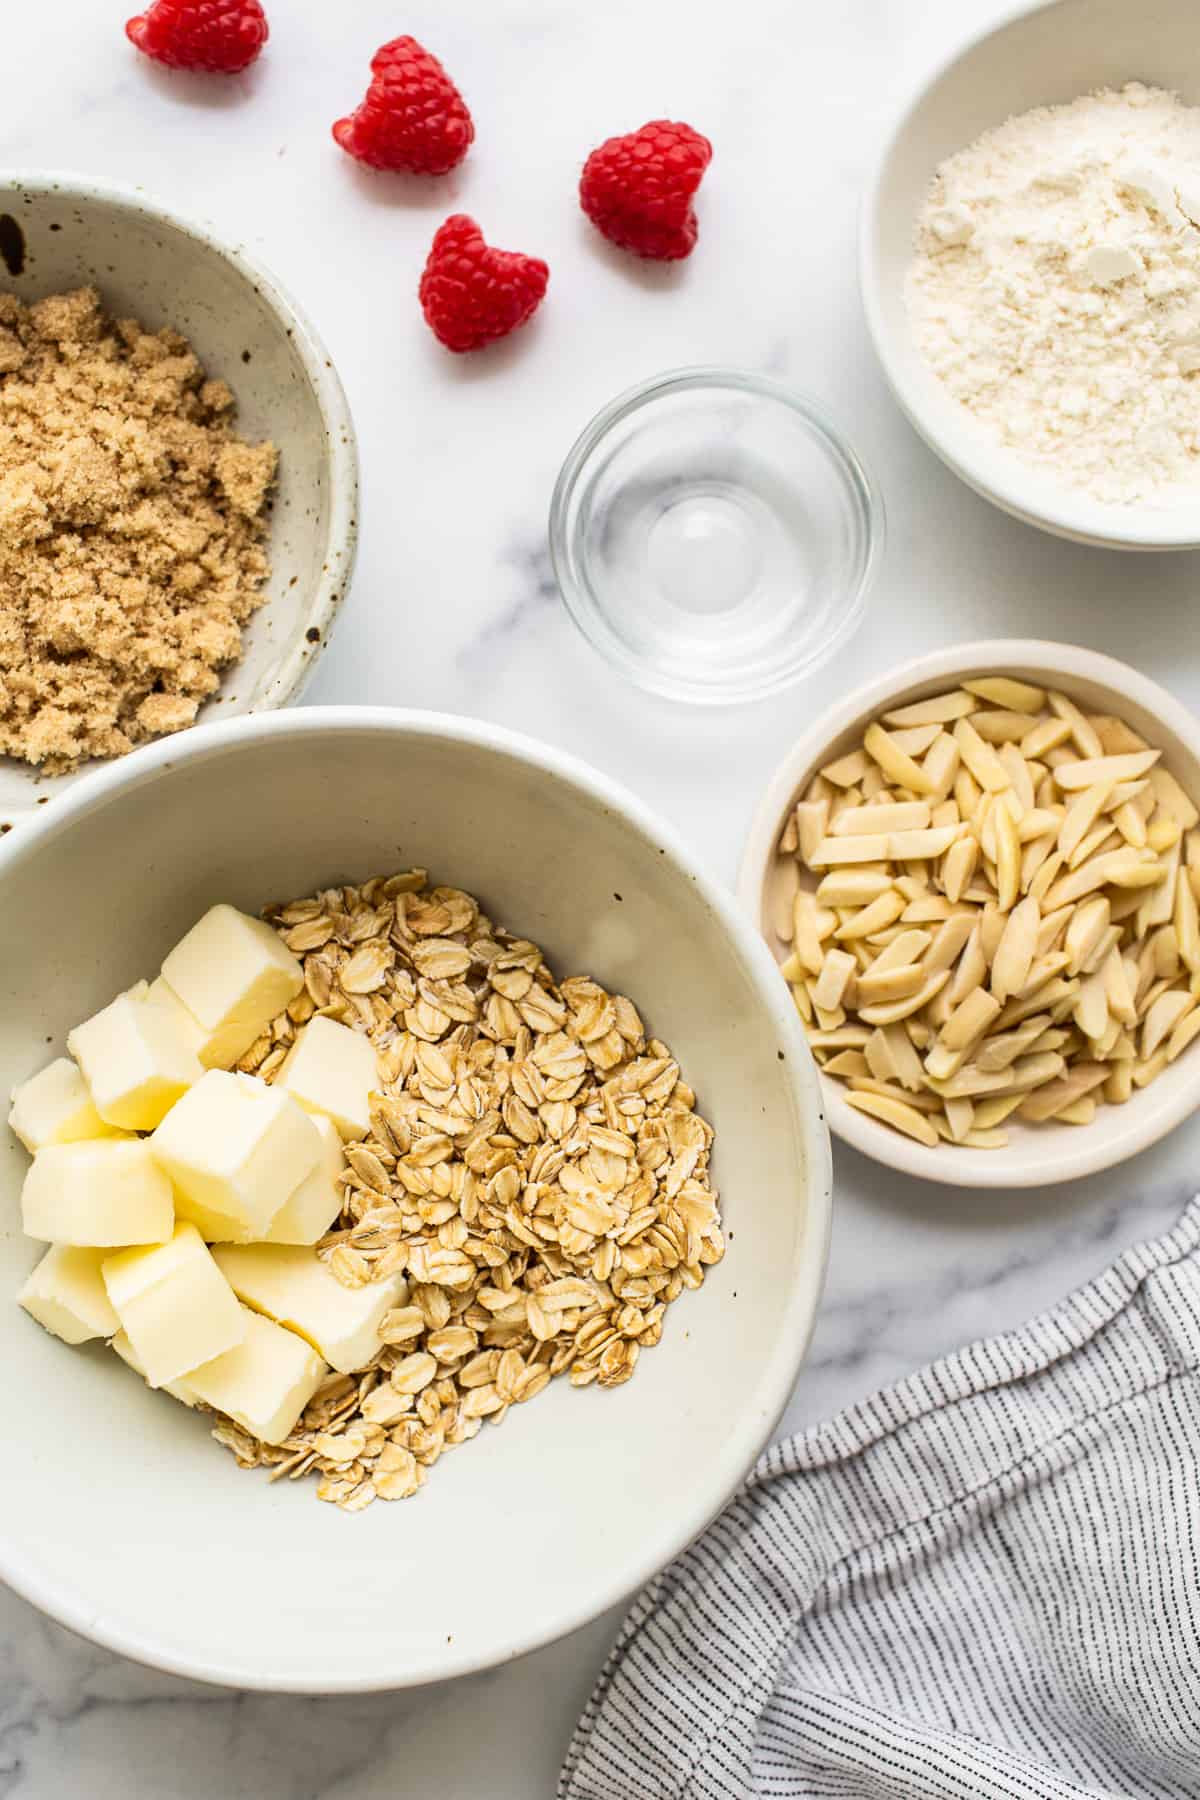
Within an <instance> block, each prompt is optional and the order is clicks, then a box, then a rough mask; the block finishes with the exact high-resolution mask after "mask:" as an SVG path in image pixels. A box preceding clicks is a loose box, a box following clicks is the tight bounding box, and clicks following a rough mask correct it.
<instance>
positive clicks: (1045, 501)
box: [859, 0, 1200, 550]
mask: <svg viewBox="0 0 1200 1800" xmlns="http://www.w3.org/2000/svg"><path fill="white" fill-rule="evenodd" d="M1133 80H1137V81H1143V82H1146V83H1148V84H1150V85H1153V86H1159V87H1164V88H1168V89H1171V90H1174V91H1177V92H1178V93H1179V94H1180V96H1181V97H1182V99H1183V100H1185V101H1186V102H1188V103H1189V104H1190V105H1196V104H1198V103H1200V36H1198V35H1197V31H1196V14H1195V8H1194V6H1193V5H1192V4H1190V0H1138V4H1137V5H1132V4H1130V0H1051V3H1050V4H1048V5H1037V6H1034V7H1023V8H1021V10H1020V11H1019V12H1017V13H1016V14H1015V15H1014V16H1012V17H1010V18H1009V19H1007V20H1006V21H1005V22H1004V23H1002V24H1000V25H999V26H997V27H995V28H994V29H992V30H990V31H988V32H986V33H985V34H983V35H982V36H981V37H978V38H976V39H975V40H974V41H973V42H971V43H969V44H968V45H967V47H966V49H965V50H959V51H957V52H955V54H954V55H953V56H952V57H951V58H950V59H949V60H948V61H947V62H946V63H945V64H944V65H943V66H942V67H941V68H940V69H938V70H937V72H936V73H935V74H934V75H933V77H932V78H931V79H930V80H929V81H928V82H927V83H926V84H925V86H924V87H923V88H922V89H921V91H920V92H919V93H918V94H917V95H916V97H915V99H913V100H911V101H910V102H909V103H908V104H907V105H906V106H905V108H904V110H903V113H902V114H901V116H900V119H899V121H898V123H897V124H896V126H895V128H894V130H893V131H892V132H891V133H890V135H889V136H888V138H887V141H886V143H885V145H884V148H883V150H882V153H881V155H880V158H879V162H878V164H877V167H876V171H875V174H874V176H873V178H872V180H871V181H870V183H869V185H868V188H867V192H866V196H865V199H864V202H863V210H862V219H861V231H860V240H859V272H860V281H861V285H862V297H863V305H864V308H865V310H866V316H867V324H868V326H869V328H870V332H871V336H872V338H873V340H874V343H875V349H876V351H877V352H878V355H879V360H880V362H881V363H882V364H883V370H884V374H885V375H886V377H887V379H888V382H889V383H890V385H891V388H892V391H893V392H894V394H895V396H896V398H897V400H898V401H899V402H900V405H901V406H902V407H903V408H904V411H905V412H906V413H907V414H908V417H909V419H910V420H911V421H912V423H913V425H915V427H916V429H917V430H918V431H919V432H920V434H921V436H922V437H923V438H924V439H925V441H926V442H927V443H928V444H929V445H930V447H931V448H932V449H934V450H936V451H937V453H938V455H939V456H940V457H941V458H942V459H943V461H944V462H946V463H948V464H949V466H950V468H952V469H953V470H954V471H955V473H956V474H957V475H960V476H961V477H962V479H963V480H964V481H966V482H968V483H969V484H970V485H971V487H973V488H975V489H976V491H977V492H978V493H980V494H982V495H984V497H985V498H986V499H989V500H992V501H994V502H995V503H996V505H997V506H1001V507H1003V508H1004V510H1005V511H1006V512H1010V513H1013V514H1015V515H1016V517H1017V518H1019V519H1024V520H1026V521H1027V522H1028V523H1029V524H1032V525H1040V526H1042V527H1044V528H1045V529H1046V530H1047V531H1053V532H1056V533H1058V534H1059V535H1060V536H1062V537H1068V538H1076V539H1078V540H1080V541H1081V542H1084V543H1091V544H1107V545H1111V546H1113V547H1115V548H1122V549H1134V550H1169V549H1182V548H1187V547H1194V546H1196V545H1198V544H1200V501H1196V502H1189V503H1187V504H1184V505H1172V506H1170V507H1165V506H1164V507H1159V508H1155V507H1151V506H1139V507H1127V506H1116V505H1106V504H1103V503H1101V502H1100V501H1096V500H1092V499H1089V498H1087V497H1086V496H1084V495H1077V494H1074V493H1072V492H1071V490H1070V489H1069V488H1066V487H1062V488H1059V487H1055V486H1054V485H1053V484H1051V483H1050V482H1048V481H1046V480H1045V479H1044V478H1043V477H1042V476H1040V475H1039V474H1038V473H1037V472H1036V471H1033V470H1030V469H1027V468H1026V467H1025V465H1024V464H1023V463H1021V462H1020V461H1019V460H1018V459H1017V458H1016V457H1015V456H1013V455H1012V454H1011V453H1010V452H1009V451H1007V450H1006V449H1004V447H1003V446H996V445H993V444H992V443H990V442H989V440H988V439H987V438H986V437H985V436H984V435H983V433H982V431H981V430H980V429H979V427H978V426H976V425H974V424H973V422H972V421H971V419H970V417H969V415H968V414H967V413H966V411H965V410H964V408H963V407H962V406H960V404H959V403H958V401H956V400H955V399H953V398H952V396H951V395H950V394H949V392H948V391H947V389H946V388H945V387H944V386H943V385H942V383H941V382H940V381H939V380H938V379H937V377H936V376H935V375H934V374H933V373H932V372H931V370H930V369H929V367H928V366H927V364H926V363H925V361H924V359H923V358H922V357H921V355H920V353H919V351H918V350H917V347H916V345H915V343H914V342H913V337H912V332H911V330H910V327H909V322H908V316H907V312H906V310H905V304H904V278H905V273H906V271H907V269H908V266H909V262H910V260H911V257H912V248H913V232H914V227H915V223H916V219H917V214H918V212H919V211H920V208H921V205H922V203H923V200H924V197H925V192H926V189H927V187H928V185H929V182H930V180H931V179H932V177H933V173H934V170H935V169H936V167H937V165H938V164H939V163H940V162H941V161H942V160H943V159H944V158H945V157H947V156H949V155H951V154H953V152H954V151H956V150H961V149H964V148H965V147H966V146H967V145H968V144H970V143H971V142H973V140H974V139H975V138H977V137H978V136H979V135H980V133H981V132H983V131H987V130H989V129H990V128H991V127H993V126H995V125H1000V124H1002V123H1003V122H1004V120H1005V119H1007V118H1010V117H1011V116H1012V115H1013V114H1017V113H1023V112H1027V111H1028V110H1029V109H1030V108H1031V107H1034V106H1050V105H1056V104H1060V103H1062V102H1065V101H1069V100H1074V99H1076V98H1077V97H1078V96H1079V95H1080V94H1086V93H1088V92H1090V91H1091V90H1092V89H1094V88H1099V87H1120V86H1122V85H1123V84H1124V83H1125V82H1127V81H1133Z"/></svg>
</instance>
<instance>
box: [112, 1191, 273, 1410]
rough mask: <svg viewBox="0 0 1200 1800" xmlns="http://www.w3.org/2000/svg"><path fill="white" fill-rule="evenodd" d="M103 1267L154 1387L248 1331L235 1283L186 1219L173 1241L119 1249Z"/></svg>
mask: <svg viewBox="0 0 1200 1800" xmlns="http://www.w3.org/2000/svg"><path fill="white" fill-rule="evenodd" d="M102 1273H103V1276H104V1285H105V1287H106V1288H107V1289H108V1297H109V1299H110V1300H111V1301H112V1304H113V1308H114V1310H115V1312H116V1315H117V1317H118V1319H119V1320H120V1322H121V1328H122V1330H123V1331H124V1332H125V1334H126V1336H127V1337H128V1339H129V1342H130V1343H131V1344H132V1345H133V1350H134V1354H135V1355H136V1357H137V1359H138V1361H139V1363H140V1364H141V1365H142V1368H143V1369H144V1370H145V1373H146V1380H147V1381H148V1382H149V1383H150V1386H151V1387H162V1386H164V1384H165V1383H166V1382H168V1381H175V1380H177V1379H178V1377H179V1376H180V1375H186V1374H187V1373H188V1371H189V1370H190V1369H194V1368H195V1367H196V1365H197V1364H198V1363H202V1362H208V1361H209V1359H210V1358H211V1357H214V1356H219V1355H220V1354H221V1352H222V1351H223V1350H231V1349H232V1348H233V1346H234V1345H235V1344H239V1343H240V1342H241V1341H242V1338H243V1337H244V1336H245V1329H246V1328H245V1326H244V1325H243V1323H242V1310H241V1308H240V1307H239V1305H238V1303H237V1301H236V1300H235V1299H234V1296H233V1290H232V1288H231V1287H230V1286H229V1283H228V1282H227V1281H226V1280H225V1277H224V1276H223V1275H222V1274H221V1271H220V1269H218V1267H217V1265H216V1263H215V1262H214V1261H213V1257H212V1252H211V1251H210V1250H209V1248H208V1245H207V1244H206V1243H205V1242H204V1239H203V1238H202V1237H201V1236H200V1233H199V1232H198V1231H197V1230H196V1227H195V1226H194V1225H191V1224H188V1222H187V1221H186V1220H181V1221H180V1223H179V1224H178V1225H176V1227H175V1232H174V1235H173V1236H172V1238H171V1241H170V1243H168V1244H155V1245H150V1246H147V1247H144V1248H140V1249H136V1250H121V1251H118V1253H117V1254H116V1256H110V1257H107V1258H106V1259H105V1261H104V1263H103V1265H102Z"/></svg>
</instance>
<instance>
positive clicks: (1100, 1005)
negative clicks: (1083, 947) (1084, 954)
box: [1071, 969, 1120, 1038]
mask: <svg viewBox="0 0 1200 1800" xmlns="http://www.w3.org/2000/svg"><path fill="white" fill-rule="evenodd" d="M1071 1016H1072V1018H1073V1019H1074V1020H1075V1023H1076V1024H1077V1025H1078V1027H1079V1029H1080V1031H1082V1032H1083V1034H1084V1036H1085V1037H1089V1038H1102V1037H1103V1036H1104V1034H1105V1032H1106V1031H1107V1030H1108V995H1107V993H1106V992H1105V988H1104V974H1103V971H1102V970H1099V969H1098V970H1097V971H1096V973H1095V974H1094V975H1089V976H1087V977H1086V979H1085V980H1084V981H1083V982H1082V983H1081V985H1080V989H1079V992H1078V994H1076V996H1075V1007H1074V1011H1073V1012H1072V1015H1071ZM1115 1023H1116V1024H1118V1025H1119V1024H1120V1021H1119V1020H1117V1021H1115Z"/></svg>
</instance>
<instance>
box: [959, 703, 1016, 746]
mask: <svg viewBox="0 0 1200 1800" xmlns="http://www.w3.org/2000/svg"><path fill="white" fill-rule="evenodd" d="M971 723H972V725H973V726H974V727H975V730H976V731H977V732H978V733H979V735H980V737H981V738H982V739H983V741H984V743H985V744H1016V743H1019V742H1020V740H1021V739H1022V738H1023V737H1028V735H1029V718H1028V715H1027V714H1025V713H1019V712H1010V711H1006V710H1004V709H1003V708H999V707H998V708H996V709H995V710H994V711H992V712H977V713H972V714H971Z"/></svg>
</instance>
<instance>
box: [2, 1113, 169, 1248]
mask: <svg viewBox="0 0 1200 1800" xmlns="http://www.w3.org/2000/svg"><path fill="white" fill-rule="evenodd" d="M21 1216H22V1222H23V1224H24V1226H25V1230H26V1232H27V1233H28V1235H29V1236H30V1237H34V1238H45V1239H46V1240H47V1241H48V1242H49V1243H52V1244H94V1245H96V1246H97V1247H99V1248H108V1249H116V1248H117V1247H118V1246H119V1245H122V1244H164V1243H166V1241H167V1239H168V1238H169V1237H170V1235H171V1230H172V1227H173V1226H174V1223H175V1207H174V1203H173V1201H172V1198H171V1183H170V1182H169V1180H168V1179H167V1177H166V1175H164V1173H163V1171H162V1170H161V1169H160V1168H159V1166H158V1164H157V1163H156V1162H155V1160H154V1158H153V1157H152V1156H151V1154H150V1146H149V1144H148V1142H147V1141H146V1139H144V1138H120V1137H114V1138H96V1139H95V1140H94V1141H92V1142H90V1143H86V1144H47V1145H46V1148H45V1149H44V1150H39V1151H38V1153H37V1155H36V1156H35V1157H34V1159H33V1164H32V1167H31V1168H30V1170H29V1173H28V1174H27V1175H26V1177H25V1185H24V1187H23V1188H22V1190H21Z"/></svg>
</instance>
